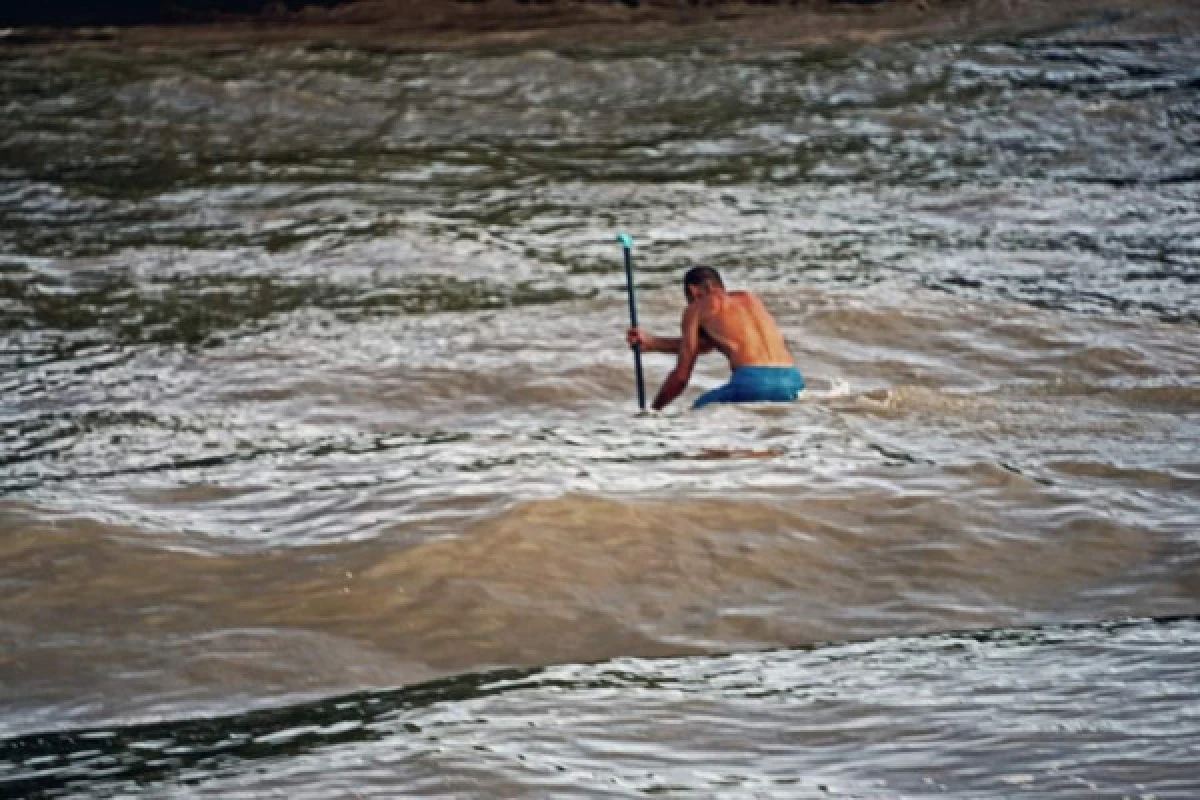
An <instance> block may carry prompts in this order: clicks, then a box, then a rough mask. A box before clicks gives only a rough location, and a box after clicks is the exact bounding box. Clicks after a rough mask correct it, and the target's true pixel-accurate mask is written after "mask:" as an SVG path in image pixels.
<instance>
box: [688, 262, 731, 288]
mask: <svg viewBox="0 0 1200 800" xmlns="http://www.w3.org/2000/svg"><path fill="white" fill-rule="evenodd" d="M683 285H684V286H704V285H708V286H718V287H720V288H722V289H724V288H725V281H723V280H721V273H719V272H717V271H716V270H715V269H713V268H712V267H692V268H691V269H689V270H688V271H687V272H686V273H684V276H683Z"/></svg>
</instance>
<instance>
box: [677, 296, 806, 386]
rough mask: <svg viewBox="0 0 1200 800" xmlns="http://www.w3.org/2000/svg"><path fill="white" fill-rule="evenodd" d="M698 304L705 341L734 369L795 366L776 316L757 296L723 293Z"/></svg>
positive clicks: (698, 301) (701, 329) (701, 300)
mask: <svg viewBox="0 0 1200 800" xmlns="http://www.w3.org/2000/svg"><path fill="white" fill-rule="evenodd" d="M696 304H697V305H698V306H699V314H700V319H699V323H700V331H701V333H700V336H701V338H702V339H704V338H707V339H708V341H709V342H710V343H711V344H712V346H713V347H715V348H716V349H718V350H720V351H721V352H722V353H724V354H725V357H726V358H728V359H729V367H730V369H738V368H740V367H790V366H794V365H795V363H796V362H795V360H794V359H793V358H792V354H791V353H789V352H788V349H787V343H786V342H784V340H783V334H782V333H780V332H779V326H778V325H776V324H775V319H774V317H772V316H771V312H769V311H767V308H766V306H764V305H763V302H762V300H759V299H758V297H757V296H756V295H754V294H751V293H750V292H726V291H724V290H720V291H718V292H714V293H712V294H709V295H707V296H705V297H702V298H700V299H699V300H697V301H696Z"/></svg>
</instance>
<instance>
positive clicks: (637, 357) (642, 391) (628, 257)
mask: <svg viewBox="0 0 1200 800" xmlns="http://www.w3.org/2000/svg"><path fill="white" fill-rule="evenodd" d="M621 249H622V250H624V251H625V283H626V285H627V286H628V288H629V324H630V325H631V326H633V327H634V328H636V327H637V326H638V321H637V296H636V295H635V294H634V289H633V253H631V252H630V249H629V246H628V245H625V244H622V246H621ZM633 368H634V372H635V373H636V374H637V392H638V408H639V409H641V410H642V411H645V410H646V382H645V380H644V379H643V378H642V346H641V345H640V344H635V345H634V346H633Z"/></svg>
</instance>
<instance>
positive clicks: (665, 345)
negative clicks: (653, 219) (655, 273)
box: [626, 267, 804, 410]
mask: <svg viewBox="0 0 1200 800" xmlns="http://www.w3.org/2000/svg"><path fill="white" fill-rule="evenodd" d="M684 294H685V295H686V296H687V300H688V306H687V309H685V310H684V312H683V320H682V322H681V326H680V327H681V331H680V334H681V335H680V337H679V338H677V339H676V338H667V337H658V336H652V335H650V334H648V333H645V332H643V331H641V330H639V329H637V328H630V329H629V331H628V333H627V334H626V341H628V342H629V344H630V345H631V346H632V345H640V346H641V348H642V349H643V350H644V351H646V352H653V353H675V354H677V355H678V360H677V362H676V364H675V369H674V370H672V371H671V374H670V375H668V376H667V379H666V380H665V381H664V382H663V385H662V388H661V389H659V392H658V396H657V397H655V398H654V404H653V406H654V409H655V410H660V409H662V408H663V407H664V406H666V405H667V404H668V403H670V402H671V401H672V400H674V399H675V398H676V397H678V396H679V395H680V393H682V392H683V390H684V389H685V388H687V385H688V381H690V380H691V377H692V369H693V368H694V367H695V365H696V359H697V358H698V357H699V356H700V354H701V353H706V352H709V351H711V350H713V349H714V348H715V349H717V350H719V351H721V352H722V353H723V354H724V355H725V357H726V358H727V359H729V366H730V368H731V369H732V370H733V376H732V378H731V380H730V382H729V384H727V385H726V386H723V387H721V388H720V389H716V390H713V391H711V392H707V393H705V394H704V395H703V396H702V397H701V398H700V399H699V400H697V401H696V407H700V406H703V405H707V404H708V403H714V402H715V403H722V402H729V403H738V402H764V401H787V400H793V399H795V397H796V394H797V393H798V392H799V391H800V390H801V389H803V388H804V380H803V378H801V376H800V373H799V372H797V371H796V368H795V361H794V360H793V358H792V354H791V353H790V352H788V348H787V343H786V342H785V341H784V339H783V334H782V333H781V332H780V331H779V326H778V325H777V324H776V323H775V319H774V318H773V317H772V316H771V314H770V312H769V311H767V308H766V306H764V305H763V303H762V301H761V300H759V299H758V297H757V296H755V295H754V294H753V293H751V292H727V291H725V287H724V283H723V282H722V281H721V276H720V275H719V274H718V273H717V272H716V270H713V269H711V268H709V267H697V268H694V269H692V270H689V271H688V274H687V275H686V276H685V277H684Z"/></svg>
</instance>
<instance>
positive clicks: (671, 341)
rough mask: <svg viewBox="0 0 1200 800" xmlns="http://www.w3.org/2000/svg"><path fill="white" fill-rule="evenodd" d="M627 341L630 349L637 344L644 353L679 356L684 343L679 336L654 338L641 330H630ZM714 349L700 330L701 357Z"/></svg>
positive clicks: (626, 337)
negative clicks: (681, 345)
mask: <svg viewBox="0 0 1200 800" xmlns="http://www.w3.org/2000/svg"><path fill="white" fill-rule="evenodd" d="M625 341H626V342H628V343H629V346H630V347H633V346H634V345H635V344H637V345H641V347H642V352H643V353H669V354H671V355H677V354H678V353H679V346H680V344H682V343H683V339H681V338H679V337H677V336H653V335H651V334H649V333H646V332H645V331H643V330H642V329H641V328H630V329H629V330H628V331H627V332H626V334H625ZM712 349H713V344H712V341H711V340H710V339H709V338H708V337H707V336H705V335H704V330H703V329H701V330H700V355H704V354H706V353H711V352H712Z"/></svg>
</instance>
